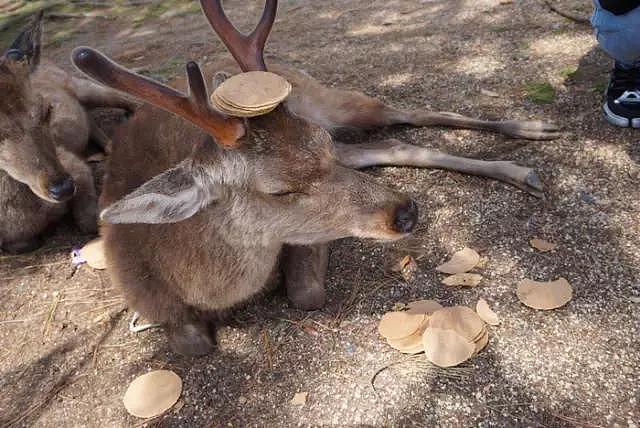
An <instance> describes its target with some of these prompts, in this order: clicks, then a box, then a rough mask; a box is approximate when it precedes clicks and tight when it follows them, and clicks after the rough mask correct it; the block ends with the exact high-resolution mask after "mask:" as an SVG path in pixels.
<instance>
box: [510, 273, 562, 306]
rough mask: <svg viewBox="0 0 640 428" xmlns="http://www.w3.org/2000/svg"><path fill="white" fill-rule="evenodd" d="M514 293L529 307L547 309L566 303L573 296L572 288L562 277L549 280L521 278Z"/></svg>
mask: <svg viewBox="0 0 640 428" xmlns="http://www.w3.org/2000/svg"><path fill="white" fill-rule="evenodd" d="M516 295H517V296H518V299H519V300H520V302H522V303H523V304H524V305H526V306H529V307H530V308H533V309H541V310H548V309H556V308H559V307H561V306H564V305H566V304H567V303H568V302H569V301H570V300H571V298H572V297H573V288H572V287H571V284H569V282H568V281H567V280H566V279H564V278H558V279H556V280H555V281H550V282H538V281H532V280H530V279H523V280H522V281H520V283H519V284H518V289H517V290H516Z"/></svg>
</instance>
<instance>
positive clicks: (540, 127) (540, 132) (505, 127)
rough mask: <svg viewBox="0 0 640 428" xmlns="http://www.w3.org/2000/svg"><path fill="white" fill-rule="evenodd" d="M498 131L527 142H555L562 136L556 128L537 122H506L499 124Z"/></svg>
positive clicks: (551, 124)
mask: <svg viewBox="0 0 640 428" xmlns="http://www.w3.org/2000/svg"><path fill="white" fill-rule="evenodd" d="M499 130H500V132H502V133H503V134H505V135H508V136H510V137H513V138H524V139H527V140H555V139H556V138H560V137H561V136H562V132H560V128H558V126H556V125H555V124H553V123H546V122H541V121H538V120H506V121H504V122H501V124H500V128H499Z"/></svg>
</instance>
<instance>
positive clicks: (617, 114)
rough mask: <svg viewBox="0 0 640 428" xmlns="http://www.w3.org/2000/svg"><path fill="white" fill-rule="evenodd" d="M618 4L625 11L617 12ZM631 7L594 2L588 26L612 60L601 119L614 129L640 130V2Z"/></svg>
mask: <svg viewBox="0 0 640 428" xmlns="http://www.w3.org/2000/svg"><path fill="white" fill-rule="evenodd" d="M622 3H625V5H627V7H626V8H624V9H620V8H621V5H622ZM633 3H634V1H633V0H631V1H626V2H619V1H618V2H617V3H616V2H613V3H612V2H609V1H608V0H594V4H595V9H594V13H593V16H592V17H591V23H592V25H593V27H594V28H595V31H596V37H597V39H598V43H599V45H600V47H601V48H602V49H603V50H604V51H605V52H606V53H607V54H608V55H609V56H611V57H612V58H613V59H614V60H615V66H614V68H613V71H612V72H611V80H610V81H609V85H608V87H607V92H606V101H605V103H604V107H603V109H604V113H605V117H606V118H607V120H608V121H609V122H610V123H612V124H614V125H617V126H622V127H628V126H632V127H634V128H640V1H639V2H637V3H638V5H637V6H636V7H635V8H633V6H634V5H633ZM629 7H631V8H632V9H630V10H628V9H629ZM622 12H624V13H622ZM616 13H618V14H617V15H616Z"/></svg>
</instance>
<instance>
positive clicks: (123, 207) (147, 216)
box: [100, 165, 216, 224]
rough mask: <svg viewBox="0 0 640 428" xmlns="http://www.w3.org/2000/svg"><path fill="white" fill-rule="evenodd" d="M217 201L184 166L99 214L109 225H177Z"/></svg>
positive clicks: (142, 187)
mask: <svg viewBox="0 0 640 428" xmlns="http://www.w3.org/2000/svg"><path fill="white" fill-rule="evenodd" d="M215 199H216V192H215V191H214V192H212V191H211V188H206V189H205V188H204V186H202V185H201V184H200V183H198V180H197V179H196V176H195V175H194V173H193V171H192V170H191V169H190V168H188V167H186V166H184V165H181V166H179V167H177V168H174V169H170V170H168V171H165V172H163V173H162V174H160V175H158V176H156V177H154V178H152V179H151V180H149V181H147V182H146V183H144V184H143V185H142V186H140V187H138V188H137V189H136V190H134V191H133V192H132V193H130V194H128V195H127V196H125V197H124V198H122V199H120V200H119V201H117V202H115V203H113V204H112V205H111V206H109V207H108V208H106V209H105V210H103V211H102V213H101V214H100V218H101V219H102V220H104V221H106V222H107V223H151V224H158V223H177V222H179V221H182V220H186V219H188V218H189V217H191V216H193V215H194V214H195V213H197V212H198V211H200V210H201V209H202V208H204V207H205V206H207V205H208V204H209V203H211V202H212V201H214V200H215Z"/></svg>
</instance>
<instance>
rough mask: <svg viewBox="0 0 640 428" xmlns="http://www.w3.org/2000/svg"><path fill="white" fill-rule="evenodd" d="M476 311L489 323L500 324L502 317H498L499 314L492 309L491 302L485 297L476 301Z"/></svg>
mask: <svg viewBox="0 0 640 428" xmlns="http://www.w3.org/2000/svg"><path fill="white" fill-rule="evenodd" d="M476 313H477V314H478V316H479V317H480V318H482V320H483V321H484V322H486V323H487V324H489V325H498V324H500V318H498V315H497V314H496V313H495V312H493V311H492V310H491V308H490V307H489V304H488V303H487V301H486V300H484V299H480V300H478V303H476Z"/></svg>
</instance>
